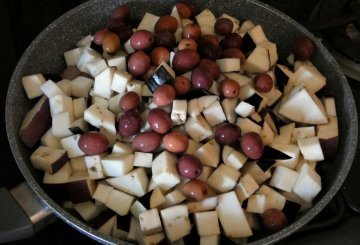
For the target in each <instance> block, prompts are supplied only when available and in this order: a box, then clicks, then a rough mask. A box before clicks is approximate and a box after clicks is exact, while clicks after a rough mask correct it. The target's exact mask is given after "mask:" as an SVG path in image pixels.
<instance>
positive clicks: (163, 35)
mask: <svg viewBox="0 0 360 245" xmlns="http://www.w3.org/2000/svg"><path fill="white" fill-rule="evenodd" d="M175 44H176V39H175V36H174V34H173V33H171V32H169V31H167V30H162V31H159V32H157V33H155V45H156V46H157V47H165V48H167V49H169V50H170V49H172V48H173V47H174V46H175Z"/></svg>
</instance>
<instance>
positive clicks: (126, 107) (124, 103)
mask: <svg viewBox="0 0 360 245" xmlns="http://www.w3.org/2000/svg"><path fill="white" fill-rule="evenodd" d="M139 105H140V97H139V95H138V94H137V93H135V92H133V91H129V92H127V93H126V94H124V95H123V96H122V97H121V99H120V101H119V106H120V108H121V109H122V110H123V111H131V110H135V109H136V108H137V107H138V106H139Z"/></svg>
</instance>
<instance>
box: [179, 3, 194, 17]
mask: <svg viewBox="0 0 360 245" xmlns="http://www.w3.org/2000/svg"><path fill="white" fill-rule="evenodd" d="M175 6H176V9H177V11H178V12H179V15H180V17H181V18H182V19H188V18H190V17H191V8H190V7H189V6H188V5H186V4H184V3H176V4H175Z"/></svg>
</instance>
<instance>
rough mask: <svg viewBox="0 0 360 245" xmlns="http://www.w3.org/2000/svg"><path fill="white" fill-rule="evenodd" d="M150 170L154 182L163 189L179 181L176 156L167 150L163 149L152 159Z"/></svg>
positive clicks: (167, 188)
mask: <svg viewBox="0 0 360 245" xmlns="http://www.w3.org/2000/svg"><path fill="white" fill-rule="evenodd" d="M151 171H152V178H153V180H154V182H155V183H156V184H157V185H158V186H160V187H161V188H162V189H164V190H169V189H170V188H172V187H174V186H175V185H177V184H178V183H179V182H180V177H179V174H178V171H177V168H176V156H175V155H174V154H172V153H169V152H167V151H163V152H162V153H160V154H159V155H158V156H157V157H156V158H155V159H154V160H153V162H152V167H151Z"/></svg>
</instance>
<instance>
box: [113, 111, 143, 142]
mask: <svg viewBox="0 0 360 245" xmlns="http://www.w3.org/2000/svg"><path fill="white" fill-rule="evenodd" d="M118 128H119V133H120V135H121V136H123V137H128V136H131V135H135V134H137V133H138V132H139V130H140V128H141V118H140V116H139V114H138V113H137V112H136V111H127V112H125V113H124V115H122V116H121V117H120V118H119V120H118Z"/></svg>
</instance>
